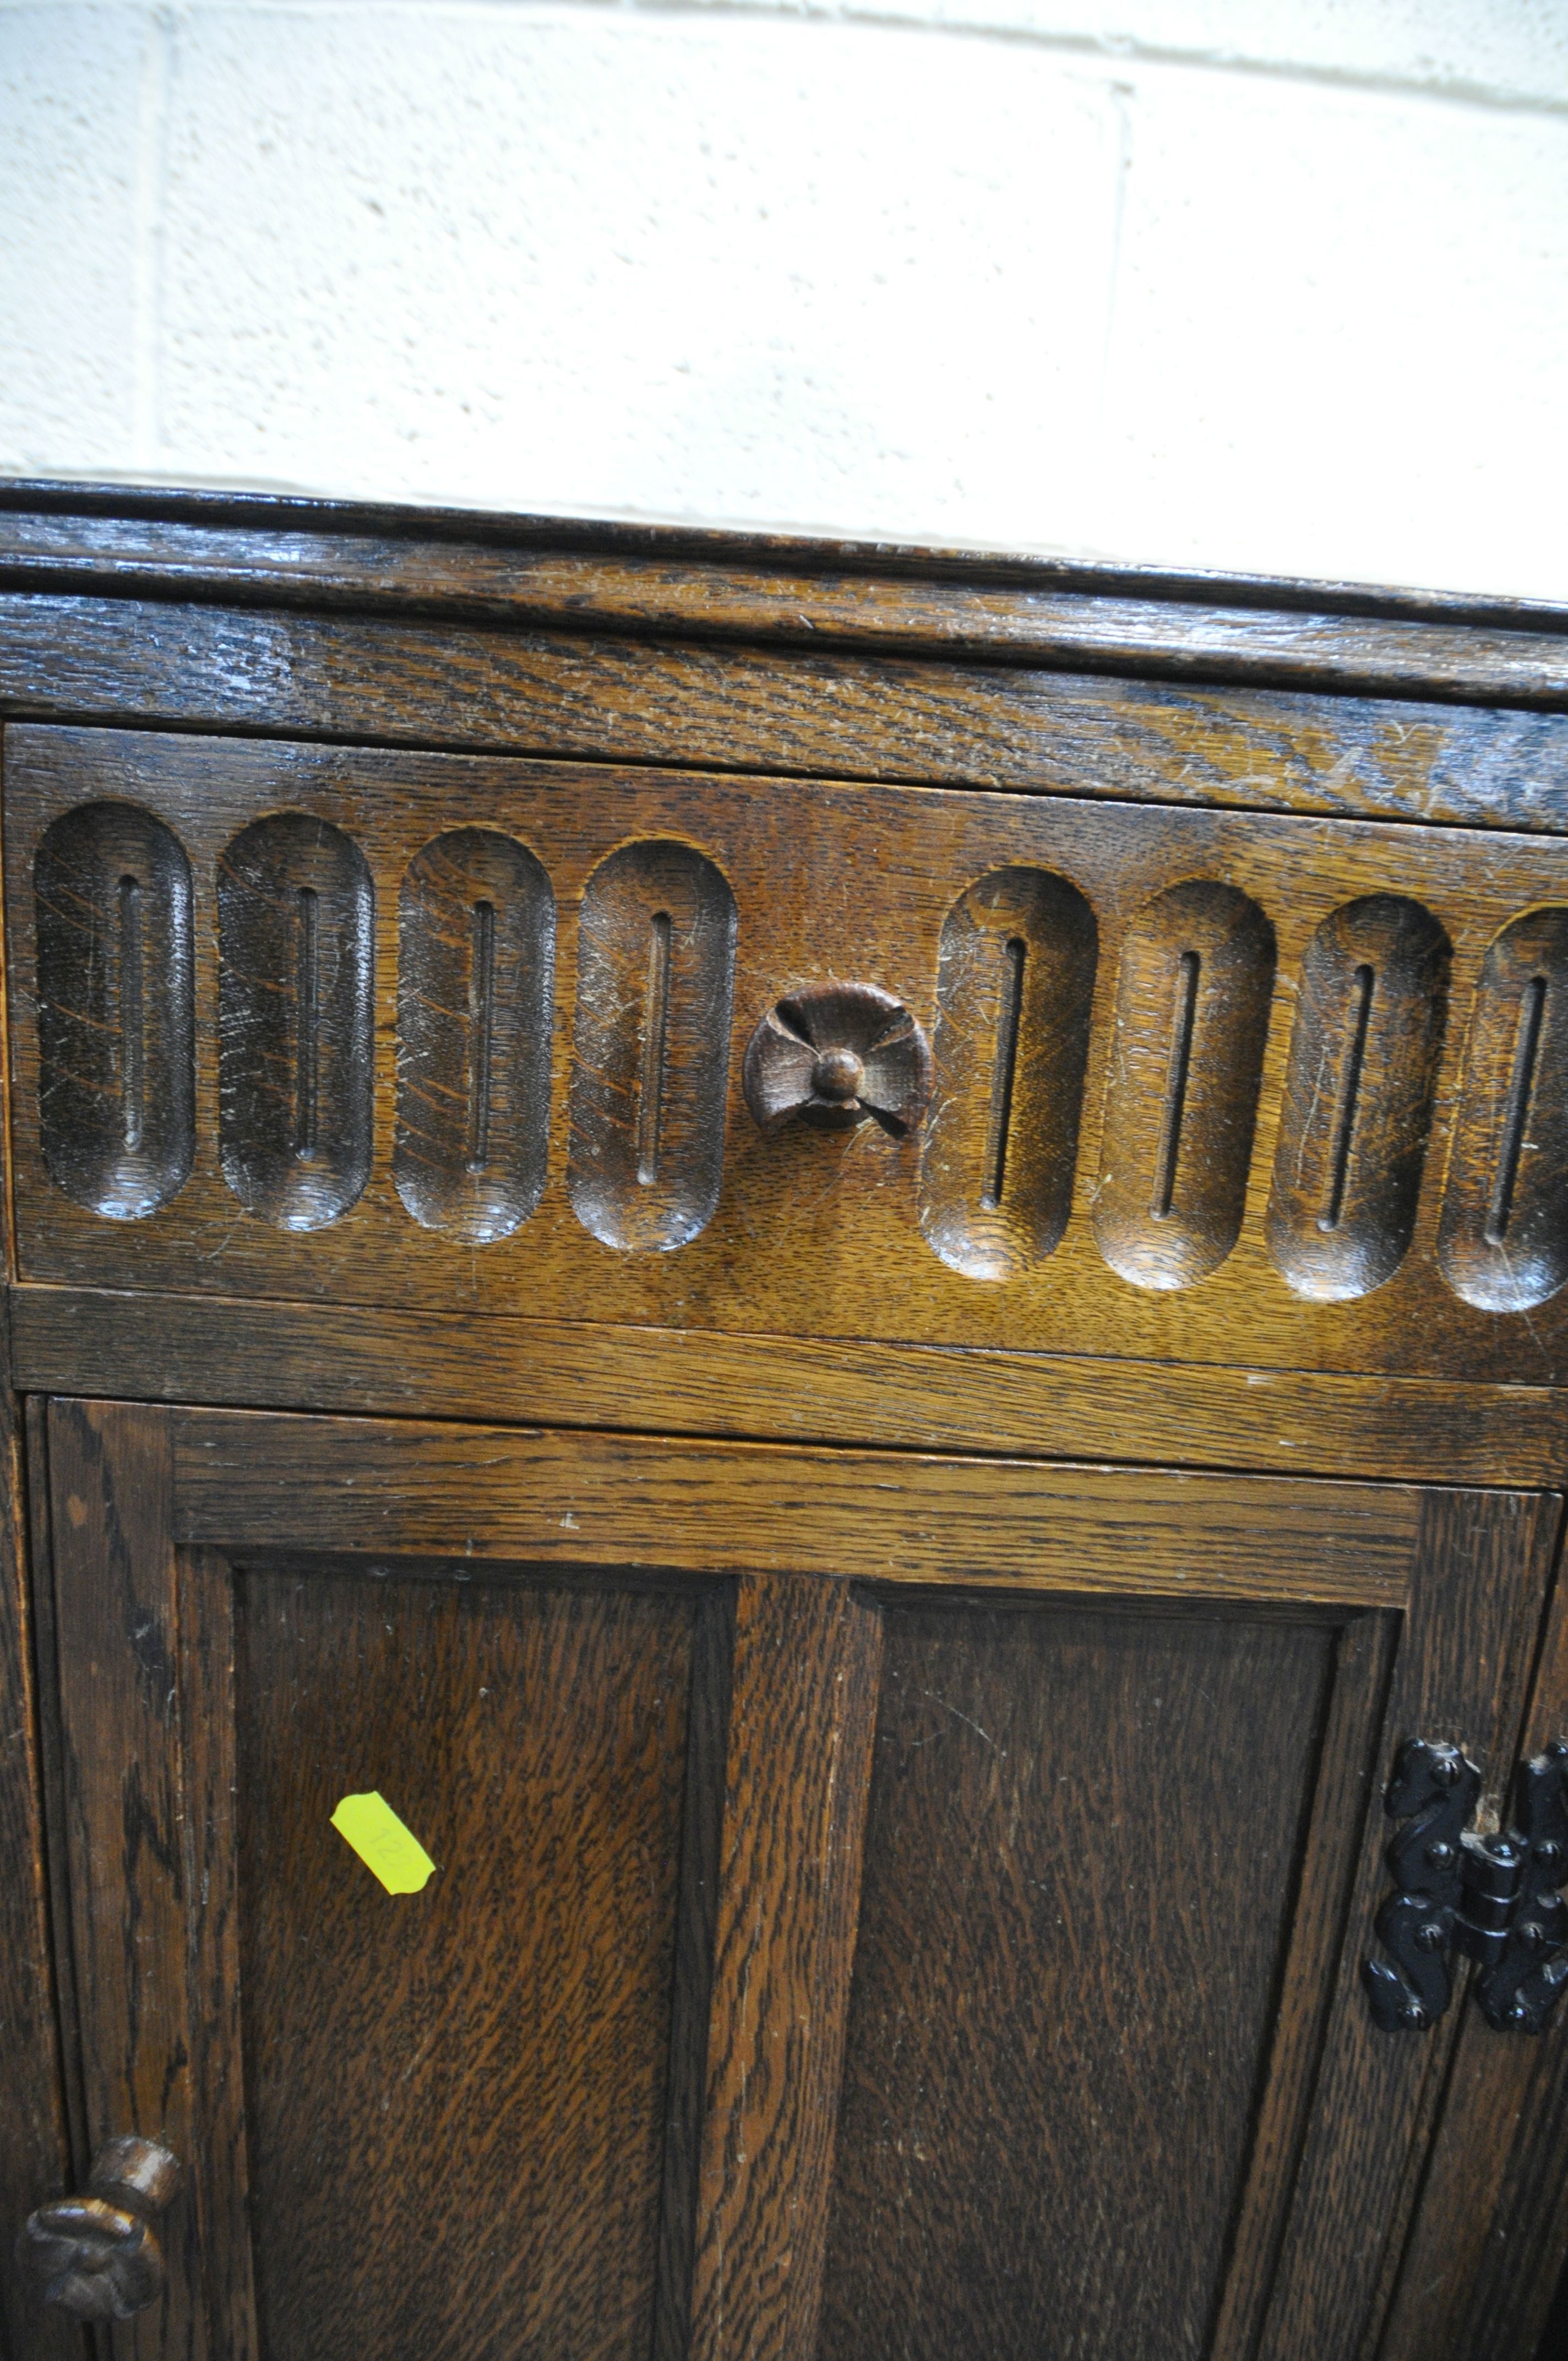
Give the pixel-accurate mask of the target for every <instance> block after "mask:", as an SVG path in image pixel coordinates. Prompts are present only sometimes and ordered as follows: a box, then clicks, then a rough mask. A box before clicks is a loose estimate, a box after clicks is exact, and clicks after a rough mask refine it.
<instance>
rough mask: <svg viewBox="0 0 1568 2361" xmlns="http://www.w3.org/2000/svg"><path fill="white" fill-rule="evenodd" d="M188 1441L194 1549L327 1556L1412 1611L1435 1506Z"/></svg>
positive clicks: (792, 1458) (514, 1440) (382, 1433)
mask: <svg viewBox="0 0 1568 2361" xmlns="http://www.w3.org/2000/svg"><path fill="white" fill-rule="evenodd" d="M170 1434H171V1436H172V1438H173V1449H174V1465H175V1477H174V1483H175V1495H174V1497H175V1508H174V1517H175V1532H176V1534H177V1536H178V1538H179V1539H180V1540H181V1542H194V1543H211V1544H214V1545H217V1546H224V1545H227V1544H229V1543H232V1541H233V1540H234V1538H235V1537H236V1536H237V1535H243V1536H244V1537H245V1539H246V1541H247V1544H248V1545H249V1546H251V1547H254V1548H269V1547H289V1546H291V1545H293V1544H294V1543H296V1541H297V1539H298V1536H299V1534H300V1533H301V1531H302V1521H306V1522H305V1523H304V1525H303V1529H304V1530H306V1531H308V1532H310V1533H311V1535H312V1536H313V1539H314V1541H315V1543H317V1545H318V1546H319V1547H321V1548H323V1549H382V1550H401V1551H420V1550H427V1549H441V1550H455V1549H461V1550H463V1551H465V1552H466V1553H467V1554H469V1555H471V1556H474V1557H491V1558H494V1557H514V1558H515V1557H521V1558H527V1559H529V1560H531V1561H536V1562H538V1563H541V1564H548V1565H580V1566H585V1567H586V1566H613V1565H638V1566H667V1567H671V1568H679V1569H682V1570H685V1571H688V1572H691V1573H703V1574H727V1573H732V1572H736V1571H740V1570H744V1571H746V1572H750V1573H757V1574H762V1573H768V1574H773V1573H777V1574H781V1575H783V1574H790V1573H795V1574H800V1575H827V1576H839V1577H854V1578H858V1579H861V1580H867V1581H883V1580H886V1581H898V1582H905V1583H922V1582H924V1583H943V1584H950V1583H976V1584H991V1585H997V1584H1008V1585H1012V1584H1016V1585H1018V1586H1019V1587H1024V1588H1034V1589H1066V1590H1070V1591H1122V1592H1126V1593H1131V1594H1133V1595H1137V1596H1144V1597H1160V1596H1167V1597H1168V1596H1176V1597H1190V1596H1196V1597H1201V1598H1229V1597H1234V1598H1273V1599H1280V1600H1293V1601H1298V1602H1304V1601H1310V1600H1318V1601H1322V1602H1324V1603H1329V1604H1344V1605H1353V1606H1363V1607H1376V1606H1387V1605H1398V1604H1399V1603H1401V1602H1402V1601H1403V1600H1404V1598H1405V1596H1406V1592H1407V1588H1408V1586H1409V1571H1410V1554H1411V1550H1412V1547H1413V1545H1414V1543H1415V1540H1416V1536H1417V1534H1418V1532H1420V1529H1421V1520H1422V1517H1423V1514H1424V1513H1425V1511H1424V1510H1423V1506H1422V1495H1421V1494H1420V1492H1418V1491H1416V1490H1415V1489H1413V1488H1410V1487H1408V1486H1404V1485H1389V1486H1375V1485H1355V1484H1324V1483H1292V1482H1289V1481H1282V1480H1279V1479H1266V1478H1250V1477H1221V1476H1182V1475H1173V1474H1170V1473H1168V1472H1166V1471H1163V1470H1158V1469H1155V1470H1150V1469H1143V1468H1139V1469H1113V1468H1102V1467H1070V1466H1042V1465H1040V1464H1038V1463H1033V1462H1027V1461H1012V1460H1000V1459H990V1460H981V1459H976V1460H961V1459H930V1458H919V1457H916V1456H914V1455H905V1456H899V1457H888V1456H885V1455H882V1454H879V1453H874V1452H853V1451H806V1450H792V1449H786V1448H784V1447H782V1446H780V1445H774V1444H674V1443H669V1442H665V1441H663V1440H660V1439H658V1438H652V1437H650V1438H644V1437H639V1436H630V1435H622V1436H615V1435H604V1434H592V1433H532V1434H531V1433H520V1432H519V1431H517V1430H515V1429H511V1428H497V1427H477V1426H476V1427H449V1426H434V1425H423V1424H418V1423H415V1422H411V1421H395V1422H394V1421H389V1422H381V1421H371V1420H364V1421H346V1420H339V1419H325V1418H289V1417H283V1416H277V1415H273V1414H271V1413H269V1412H256V1411H173V1412H172V1413H170ZM1464 1497H1466V1498H1468V1497H1469V1496H1468V1495H1466V1496H1464ZM1502 1497H1503V1498H1505V1499H1508V1500H1509V1501H1511V1502H1512V1504H1513V1505H1512V1510H1511V1513H1512V1514H1513V1515H1515V1516H1522V1515H1524V1514H1526V1513H1527V1511H1526V1510H1524V1509H1523V1508H1521V1507H1519V1503H1518V1502H1517V1501H1515V1500H1514V1499H1513V1496H1511V1495H1508V1496H1502ZM1530 1513H1533V1510H1532V1511H1530ZM1265 1537H1271V1538H1272V1541H1273V1543H1274V1546H1273V1547H1272V1548H1270V1547H1266V1546H1263V1545H1262V1543H1264V1540H1265Z"/></svg>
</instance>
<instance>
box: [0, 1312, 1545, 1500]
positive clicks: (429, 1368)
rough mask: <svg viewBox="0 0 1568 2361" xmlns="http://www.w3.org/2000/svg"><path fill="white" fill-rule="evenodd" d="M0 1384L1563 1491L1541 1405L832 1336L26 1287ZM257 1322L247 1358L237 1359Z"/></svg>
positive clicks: (1507, 1392)
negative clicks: (9, 1375) (11, 1368)
mask: <svg viewBox="0 0 1568 2361" xmlns="http://www.w3.org/2000/svg"><path fill="white" fill-rule="evenodd" d="M10 1312H11V1327H12V1338H13V1351H14V1354H15V1356H16V1371H17V1377H18V1380H19V1382H21V1383H22V1384H24V1385H26V1386H28V1387H30V1388H35V1389H38V1390H40V1391H43V1392H56V1393H59V1392H69V1391H70V1389H71V1385H72V1383H73V1382H80V1383H82V1384H90V1385H91V1386H92V1388H93V1391H94V1392H95V1393H100V1394H104V1395H109V1396H113V1397H118V1398H120V1399H124V1400H152V1401H159V1400H161V1401H190V1400H198V1399H203V1398H204V1399H205V1400H209V1401H214V1402H225V1403H229V1404H232V1405H235V1406H239V1405H241V1404H244V1403H247V1402H250V1403H254V1404H256V1405H257V1406H258V1408H263V1409H273V1410H291V1409H294V1408H302V1409H311V1410H328V1411H370V1412H373V1413H374V1412H380V1413H383V1414H386V1415H389V1416H399V1415H402V1416H411V1417H425V1418H432V1417H437V1416H441V1415H447V1416H451V1417H458V1418H474V1419H484V1418H488V1417H494V1416H495V1415H496V1414H497V1413H498V1412H499V1413H502V1414H504V1415H505V1416H507V1417H509V1418H512V1419H515V1420H519V1421H521V1422H525V1423H537V1424H544V1425H552V1426H554V1425H574V1426H621V1427H630V1428H632V1429H637V1428H641V1429H643V1430H644V1431H652V1430H661V1431H663V1432H666V1433H670V1432H673V1433H685V1434H713V1435H735V1436H745V1435H756V1436H763V1435H767V1434H773V1435H777V1436H779V1437H781V1438H783V1439H785V1440H788V1441H795V1442H802V1443H817V1442H827V1441H832V1440H840V1441H843V1442H848V1443H861V1444H892V1445H898V1446H913V1447H915V1448H916V1449H920V1450H936V1451H987V1452H1003V1453H1006V1452H1020V1451H1022V1452H1035V1453H1058V1452H1062V1453H1066V1454H1067V1455H1069V1456H1070V1457H1075V1458H1080V1457H1091V1458H1098V1459H1108V1460H1114V1459H1132V1460H1145V1461H1146V1460H1151V1459H1156V1458H1158V1457H1160V1456H1162V1455H1163V1456H1165V1457H1167V1458H1169V1459H1172V1460H1174V1461H1177V1462H1186V1463H1188V1464H1190V1465H1191V1466H1201V1467H1203V1466H1206V1467H1222V1468H1223V1467H1234V1468H1276V1469H1278V1470H1280V1471H1281V1472H1283V1473H1286V1474H1293V1473H1300V1472H1302V1471H1305V1470H1308V1469H1311V1468H1322V1469H1333V1470H1334V1471H1336V1472H1337V1473H1340V1474H1343V1475H1347V1476H1374V1477H1376V1476H1389V1477H1411V1478H1416V1479H1419V1478H1420V1477H1422V1476H1424V1475H1427V1474H1430V1473H1431V1470H1432V1468H1433V1467H1434V1466H1439V1467H1441V1469H1442V1474H1443V1475H1444V1476H1445V1477H1448V1478H1450V1479H1451V1480H1452V1481H1453V1482H1454V1483H1463V1484H1487V1483H1501V1484H1532V1483H1544V1484H1552V1483H1557V1482H1560V1481H1562V1480H1563V1479H1564V1478H1568V1422H1565V1421H1564V1419H1563V1412H1562V1409H1561V1407H1560V1402H1559V1397H1558V1396H1557V1395H1556V1394H1555V1393H1554V1392H1552V1390H1551V1389H1548V1388H1545V1387H1541V1386H1523V1385H1514V1386H1495V1387H1491V1386H1478V1385H1457V1384H1453V1383H1449V1382H1445V1381H1443V1380H1442V1379H1422V1378H1356V1377H1334V1376H1325V1375H1321V1374H1307V1373H1303V1372H1301V1371H1299V1370H1291V1369H1283V1370H1280V1369H1259V1368H1248V1367H1242V1368H1234V1369H1224V1368H1212V1367H1211V1368H1204V1367H1181V1366H1179V1365H1177V1366H1175V1367H1171V1366H1167V1365H1163V1364H1160V1363H1154V1362H1146V1361H1120V1360H1093V1359H1090V1358H1088V1357H1085V1356H1081V1355H1071V1354H1062V1355H1056V1354H1053V1355H1043V1354H1023V1353H964V1354H955V1353H947V1352H940V1351H937V1350H934V1349H931V1348H929V1347H922V1346H920V1345H870V1344H866V1345H857V1344H853V1343H844V1342H842V1341H839V1340H835V1339H826V1340H813V1339H806V1338H798V1337H789V1336H766V1335H762V1336H745V1335H722V1336H716V1335H708V1334H703V1333H702V1332H700V1331H696V1332H692V1331H683V1330H680V1329H669V1328H610V1327H601V1326H598V1325H597V1324H594V1323H566V1322H558V1321H543V1320H532V1321H526V1322H525V1321H521V1320H502V1321H493V1322H491V1323H489V1324H488V1328H487V1329H486V1332H485V1351H484V1356H483V1358H482V1359H478V1358H477V1357H476V1355H475V1351H474V1327H473V1323H472V1322H471V1321H468V1320H466V1319H464V1318H462V1317H461V1316H459V1315H455V1314H452V1313H444V1312H395V1311H389V1310H388V1309H387V1308H386V1307H385V1306H382V1307H379V1308H378V1310H377V1312H376V1313H375V1315H374V1318H373V1319H367V1318H366V1316H365V1315H364V1314H363V1313H361V1312H357V1311H356V1310H354V1309H353V1308H352V1307H347V1308H345V1307H342V1306H335V1305H331V1304H308V1303H283V1304H269V1305H268V1306H267V1308H266V1311H265V1312H264V1313H258V1310H257V1308H256V1307H255V1306H254V1305H252V1304H246V1303H236V1302H231V1301H224V1300H222V1299H221V1298H220V1299H215V1300H214V1299H204V1300H196V1299H192V1298H191V1297H180V1296H168V1295H157V1294H151V1293H149V1294H147V1295H112V1294H100V1293H95V1292H93V1291H91V1290H84V1289H75V1288H51V1287H27V1288H20V1289H17V1290H14V1291H13V1293H12V1295H11V1299H10ZM258 1321H260V1322H263V1323H264V1328H263V1332H262V1333H263V1334H264V1336H265V1349H264V1350H262V1351H258V1350H257V1334H258Z"/></svg>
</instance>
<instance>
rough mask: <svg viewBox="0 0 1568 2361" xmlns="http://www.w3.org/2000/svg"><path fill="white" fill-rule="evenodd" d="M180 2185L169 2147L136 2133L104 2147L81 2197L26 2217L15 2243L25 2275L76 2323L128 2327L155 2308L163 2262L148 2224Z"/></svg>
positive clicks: (54, 2203) (61, 2199)
mask: <svg viewBox="0 0 1568 2361" xmlns="http://www.w3.org/2000/svg"><path fill="white" fill-rule="evenodd" d="M179 2185H180V2165H179V2161H178V2159H177V2158H174V2157H172V2156H171V2155H170V2152H169V2150H168V2149H167V2148H166V2147H159V2146H158V2144H157V2142H156V2141H154V2140H145V2139H138V2138H137V2136H136V2135H135V2133H132V2134H130V2135H129V2136H126V2138H124V2139H112V2140H108V2141H106V2142H105V2143H104V2146H103V2147H101V2148H100V2149H99V2150H98V2153H97V2155H96V2156H95V2157H94V2158H93V2170H92V2173H91V2174H90V2176H89V2178H88V2183H87V2194H86V2196H85V2197H57V2198H55V2199H53V2200H52V2201H51V2202H49V2204H48V2205H40V2206H39V2207H38V2212H37V2213H33V2214H30V2215H29V2216H28V2219H27V2228H26V2229H25V2230H24V2231H23V2233H22V2235H21V2237H20V2239H19V2240H18V2242H17V2254H18V2257H19V2259H20V2261H21V2264H22V2267H23V2268H24V2270H26V2271H27V2272H29V2273H30V2274H31V2276H32V2278H33V2279H34V2280H35V2282H37V2283H40V2284H41V2286H42V2289H43V2295H44V2301H45V2302H46V2303H57V2304H59V2305H60V2309H61V2311H62V2312H71V2313H73V2314H74V2315H75V2317H76V2318H77V2319H78V2320H129V2319H130V2318H131V2317H132V2315H133V2314H134V2313H136V2312H145V2311H146V2310H147V2307H148V2304H149V2303H154V2302H156V2301H157V2300H158V2297H159V2294H160V2293H161V2291H162V2288H163V2256H162V2253H161V2252H160V2250H159V2244H158V2240H157V2238H156V2237H155V2236H154V2235H153V2233H152V2230H151V2229H150V2227H149V2226H148V2225H149V2223H150V2221H151V2217H152V2216H153V2215H154V2214H155V2213H162V2211H163V2209H164V2207H165V2206H166V2205H167V2204H168V2202H169V2201H170V2198H171V2197H172V2196H173V2194H174V2192H175V2191H176V2189H177V2188H178V2187H179Z"/></svg>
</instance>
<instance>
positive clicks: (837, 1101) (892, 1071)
mask: <svg viewBox="0 0 1568 2361" xmlns="http://www.w3.org/2000/svg"><path fill="white" fill-rule="evenodd" d="M741 1081H742V1083H743V1085H744V1087H745V1092H746V1104H747V1105H748V1106H749V1107H750V1108H751V1113H752V1114H753V1115H755V1117H756V1119H757V1122H758V1124H759V1125H760V1126H761V1127H762V1130H763V1131H766V1132H773V1131H777V1130H779V1129H780V1128H781V1127H782V1126H783V1125H784V1124H786V1123H788V1122H790V1121H791V1120H792V1118H793V1117H795V1115H799V1116H800V1118H801V1120H802V1121H803V1122H805V1123H809V1124H815V1125H817V1126H818V1127H819V1128H820V1129H822V1130H825V1131H848V1130H850V1128H851V1127H852V1126H854V1125H855V1124H858V1123H864V1121H865V1120H866V1117H867V1116H868V1115H869V1116H870V1117H871V1119H872V1122H873V1123H877V1124H880V1125H881V1126H882V1128H883V1131H886V1132H890V1133H891V1134H892V1135H893V1137H894V1138H895V1139H901V1138H903V1137H904V1136H905V1133H906V1132H909V1131H912V1130H913V1129H914V1127H915V1126H916V1124H917V1123H918V1122H919V1120H920V1118H921V1116H922V1115H924V1114H925V1112H926V1103H927V1099H928V1098H929V1097H930V1095H931V1045H930V1043H929V1042H928V1041H927V1038H926V1036H925V1033H924V1032H923V1031H922V1029H921V1027H920V1026H919V1025H918V1024H917V1023H916V1020H915V1018H914V1017H913V1016H911V1015H910V1013H909V1011H908V1009H907V1008H905V1005H904V1003H903V1002H902V1001H901V1000H895V999H894V996H893V994H892V993H891V992H883V990H882V989H881V988H880V986H878V985H877V984H874V983H808V984H803V985H802V987H801V989H800V990H799V991H798V992H792V993H788V994H785V996H784V999H783V1000H781V1001H779V1002H778V1003H777V1004H776V1005H774V1006H773V1007H772V1008H770V1009H769V1010H768V1012H767V1014H766V1016H764V1017H763V1018H762V1022H761V1024H760V1025H759V1026H758V1027H757V1029H756V1031H755V1032H754V1033H753V1034H752V1036H751V1044H750V1046H749V1048H748V1049H747V1051H746V1062H745V1065H744V1067H743V1069H742V1071H741Z"/></svg>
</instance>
